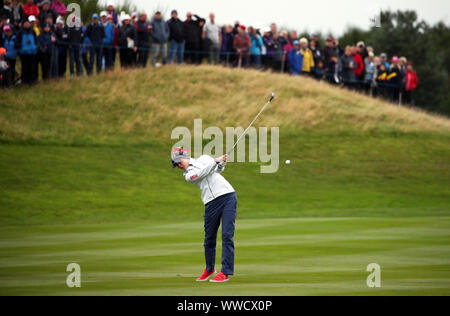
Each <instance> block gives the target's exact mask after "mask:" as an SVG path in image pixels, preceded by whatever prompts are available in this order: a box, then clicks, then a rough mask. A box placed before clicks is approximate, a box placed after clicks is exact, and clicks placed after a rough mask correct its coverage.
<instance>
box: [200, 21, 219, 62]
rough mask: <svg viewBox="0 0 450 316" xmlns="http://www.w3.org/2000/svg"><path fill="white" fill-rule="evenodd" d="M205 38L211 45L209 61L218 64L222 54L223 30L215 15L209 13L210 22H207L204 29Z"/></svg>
mask: <svg viewBox="0 0 450 316" xmlns="http://www.w3.org/2000/svg"><path fill="white" fill-rule="evenodd" d="M203 39H205V40H207V41H208V46H209V63H210V64H212V63H214V64H218V63H219V56H220V47H221V45H222V32H221V29H220V26H218V25H217V24H216V22H215V15H214V13H211V14H210V15H209V22H207V23H206V24H205V27H204V29H203Z"/></svg>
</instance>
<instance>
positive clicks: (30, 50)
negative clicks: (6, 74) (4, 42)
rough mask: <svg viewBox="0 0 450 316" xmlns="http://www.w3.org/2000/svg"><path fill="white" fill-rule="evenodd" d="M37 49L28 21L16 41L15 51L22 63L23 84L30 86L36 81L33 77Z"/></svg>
mask: <svg viewBox="0 0 450 316" xmlns="http://www.w3.org/2000/svg"><path fill="white" fill-rule="evenodd" d="M37 47H38V46H37V37H36V33H35V32H34V30H33V29H32V28H31V23H30V21H28V20H26V21H25V22H24V23H23V27H22V30H21V31H20V32H19V34H18V35H17V39H16V49H17V51H18V52H19V55H20V61H21V63H22V76H21V77H22V82H23V83H25V84H29V85H32V84H34V83H36V81H37V78H36V76H35V73H36V71H35V67H36V54H37Z"/></svg>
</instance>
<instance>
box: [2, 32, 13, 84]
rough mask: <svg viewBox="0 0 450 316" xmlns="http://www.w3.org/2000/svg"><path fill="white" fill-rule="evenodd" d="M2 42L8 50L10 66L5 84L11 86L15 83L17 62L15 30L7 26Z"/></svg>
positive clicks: (6, 56)
mask: <svg viewBox="0 0 450 316" xmlns="http://www.w3.org/2000/svg"><path fill="white" fill-rule="evenodd" d="M2 42H3V44H2V45H3V47H4V48H5V50H6V53H5V60H6V62H7V63H8V66H9V69H8V72H7V73H6V78H5V80H6V81H5V83H6V85H7V86H9V85H11V84H12V83H14V77H15V74H16V60H17V50H16V35H14V33H13V30H12V28H11V26H9V25H5V26H4V27H3V34H2ZM2 45H0V46H2Z"/></svg>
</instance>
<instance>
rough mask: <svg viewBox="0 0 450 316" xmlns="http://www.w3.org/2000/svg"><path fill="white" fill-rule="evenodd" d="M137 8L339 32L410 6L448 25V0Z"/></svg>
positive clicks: (185, 0) (191, 2) (183, 1)
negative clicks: (376, 15)
mask: <svg viewBox="0 0 450 316" xmlns="http://www.w3.org/2000/svg"><path fill="white" fill-rule="evenodd" d="M112 1H113V2H120V0H112ZM131 1H132V3H134V4H136V5H137V7H138V9H140V10H142V9H143V10H146V11H147V12H153V11H154V10H155V9H162V10H163V11H167V17H168V15H169V14H170V11H171V10H172V9H177V10H178V13H179V14H180V16H181V17H182V19H183V20H184V18H185V16H186V12H187V11H192V12H193V13H197V14H198V15H200V16H202V17H207V16H208V15H209V13H210V12H211V11H213V12H215V13H216V21H217V22H218V23H220V24H225V23H227V24H233V23H234V21H236V20H238V21H239V22H241V24H244V25H246V26H249V25H253V26H257V27H263V26H266V25H268V24H270V23H271V22H272V21H276V22H277V24H278V25H280V26H282V27H286V28H293V29H296V30H298V31H303V30H308V31H309V32H313V31H321V32H323V33H328V32H329V31H331V32H332V33H333V34H334V35H336V36H338V35H341V34H342V33H343V32H344V31H345V29H346V27H347V26H349V25H355V26H359V27H362V28H369V26H370V23H371V22H370V17H371V16H373V15H374V12H376V11H377V10H378V11H379V9H380V8H381V9H392V10H397V9H402V10H405V9H414V10H416V11H417V12H418V14H419V19H424V20H425V21H427V22H429V23H435V22H437V21H441V20H442V21H444V22H445V23H446V24H450V16H449V15H450V0H371V1H367V0H309V1H305V0H150V1H149V0H131Z"/></svg>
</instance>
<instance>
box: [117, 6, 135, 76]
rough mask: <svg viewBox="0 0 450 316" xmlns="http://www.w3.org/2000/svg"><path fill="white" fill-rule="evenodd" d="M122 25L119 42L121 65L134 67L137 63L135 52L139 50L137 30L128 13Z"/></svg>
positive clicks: (118, 37)
mask: <svg viewBox="0 0 450 316" xmlns="http://www.w3.org/2000/svg"><path fill="white" fill-rule="evenodd" d="M122 19H123V20H122V25H121V26H120V27H119V34H118V36H117V42H118V43H119V46H120V66H121V67H124V68H126V67H132V66H134V64H135V61H136V59H135V53H136V52H137V31H136V27H135V26H134V24H133V23H131V17H130V16H129V15H128V14H126V15H125V16H124V17H123V18H122Z"/></svg>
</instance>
